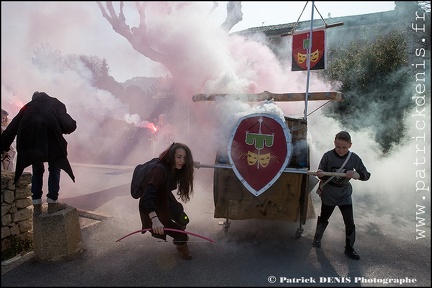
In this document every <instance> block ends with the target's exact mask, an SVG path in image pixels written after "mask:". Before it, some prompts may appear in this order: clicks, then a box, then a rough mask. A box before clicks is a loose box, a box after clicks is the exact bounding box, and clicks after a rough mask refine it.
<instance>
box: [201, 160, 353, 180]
mask: <svg viewBox="0 0 432 288" xmlns="http://www.w3.org/2000/svg"><path fill="white" fill-rule="evenodd" d="M193 166H194V167H195V168H197V169H199V168H228V169H231V168H232V165H231V164H229V163H227V164H222V163H219V164H201V163H200V162H198V161H194V163H193ZM284 172H287V173H299V174H308V175H314V176H317V175H318V171H308V170H306V169H298V168H285V169H284ZM321 173H322V174H323V175H324V176H335V177H347V176H346V173H341V172H325V171H321ZM352 178H353V179H359V178H360V175H359V174H358V173H357V172H354V174H353V177H352Z"/></svg>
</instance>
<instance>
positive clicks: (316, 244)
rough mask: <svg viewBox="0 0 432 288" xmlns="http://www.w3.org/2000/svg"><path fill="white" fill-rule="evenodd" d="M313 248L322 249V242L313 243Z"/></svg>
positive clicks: (315, 241)
mask: <svg viewBox="0 0 432 288" xmlns="http://www.w3.org/2000/svg"><path fill="white" fill-rule="evenodd" d="M312 246H313V247H316V248H321V240H314V241H312Z"/></svg>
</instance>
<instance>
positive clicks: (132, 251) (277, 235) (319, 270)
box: [1, 164, 431, 287]
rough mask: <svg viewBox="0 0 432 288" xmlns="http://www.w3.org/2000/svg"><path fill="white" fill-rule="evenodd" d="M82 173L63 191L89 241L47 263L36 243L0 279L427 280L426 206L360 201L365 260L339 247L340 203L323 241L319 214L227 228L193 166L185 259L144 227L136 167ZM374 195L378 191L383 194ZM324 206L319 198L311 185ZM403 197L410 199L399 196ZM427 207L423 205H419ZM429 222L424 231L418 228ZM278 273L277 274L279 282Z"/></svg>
mask: <svg viewBox="0 0 432 288" xmlns="http://www.w3.org/2000/svg"><path fill="white" fill-rule="evenodd" d="M73 168H74V172H75V175H76V183H73V182H72V181H71V180H70V179H68V178H67V176H66V175H65V174H62V181H61V192H60V201H61V202H65V203H67V204H69V205H71V206H73V207H76V208H77V209H78V211H79V215H80V224H81V228H82V229H81V234H82V238H83V246H84V249H83V251H82V253H80V254H79V255H77V256H76V257H75V258H74V259H72V260H70V261H64V262H56V263H49V264H47V263H41V262H39V261H37V258H36V257H34V254H33V253H29V254H26V255H24V256H21V257H18V258H17V259H14V260H11V261H9V262H8V263H2V277H1V286H2V287H30V286H35V287H36V286H44V287H70V286H74V287H82V286H86V287H91V286H96V287H102V286H103V287H114V286H117V287H119V286H120V287H122V286H128V287H133V286H146V287H162V286H163V287H174V286H175V287H182V286H185V287H186V286H188V287H193V286H196V287H198V286H200V287H203V286H204V287H210V286H212V287H226V286H231V287H232V286H237V287H245V286H249V287H252V286H282V287H284V286H304V287H306V286H307V287H310V286H328V287H352V286H356V287H358V286H361V287H408V286H410V287H430V285H431V272H430V271H431V249H430V248H431V244H430V242H431V241H430V235H431V233H430V211H428V212H427V214H426V215H425V217H426V221H425V223H426V225H425V226H421V227H418V226H417V225H418V221H417V220H416V211H412V215H409V214H404V213H401V211H399V210H398V207H394V208H393V210H392V211H393V212H392V213H388V212H385V211H384V210H382V209H380V208H381V206H380V205H379V203H380V201H378V200H379V199H378V200H376V199H362V200H357V202H356V203H355V216H356V226H357V242H356V245H355V247H356V250H357V252H358V253H359V255H360V256H361V260H360V261H355V260H352V259H350V258H348V257H346V255H344V254H343V247H344V241H345V240H344V230H343V227H344V226H343V221H342V219H341V218H342V217H341V216H340V213H339V211H338V210H337V209H336V210H335V212H334V214H333V215H332V218H331V219H330V224H329V226H328V228H327V230H326V232H325V236H324V238H323V243H322V244H323V247H322V248H320V249H317V248H313V247H312V245H311V241H312V238H313V234H314V229H315V219H314V220H308V221H307V223H306V225H304V226H303V228H304V232H303V234H302V237H301V238H300V239H296V238H295V236H294V235H295V232H296V229H297V227H298V223H286V222H283V221H260V220H253V219H251V220H237V221H232V222H231V226H230V228H229V229H228V231H227V232H224V231H223V227H222V226H221V225H220V223H219V222H221V221H223V220H224V219H215V218H214V217H213V208H214V204H213V191H212V189H213V182H212V181H213V180H212V173H213V171H212V170H211V169H203V168H201V169H198V170H196V177H195V178H196V181H195V194H194V196H193V197H192V199H191V201H190V202H188V203H187V204H185V205H184V206H185V209H186V212H187V213H188V215H189V217H190V219H191V222H190V224H189V225H188V230H187V231H190V232H193V233H196V234H198V235H201V236H204V237H206V238H210V239H212V240H214V241H215V242H214V243H212V242H209V241H207V240H205V239H202V238H199V237H195V236H191V237H190V243H189V247H190V250H191V252H192V254H193V256H194V258H193V259H192V260H190V261H188V260H183V259H181V258H180V257H179V256H178V254H177V252H176V250H175V247H174V245H173V244H172V243H171V239H170V238H169V237H168V241H167V242H164V241H160V240H158V239H155V238H153V237H151V236H150V235H149V233H146V234H141V233H136V234H132V235H131V236H129V237H126V238H124V239H123V240H121V241H120V242H116V240H118V239H120V238H121V237H123V236H125V235H127V234H129V233H131V232H134V231H137V230H139V229H140V220H139V214H138V201H137V200H135V199H132V198H131V196H130V194H129V182H130V177H131V175H132V167H119V166H91V165H78V164H73ZM377 197H378V196H377ZM313 200H314V205H315V210H316V213H317V215H319V205H320V202H319V198H317V196H316V195H313ZM400 200H402V201H401V205H404V206H406V205H407V204H408V203H406V202H404V201H403V199H400ZM422 216H423V215H422ZM420 228H421V229H422V230H424V236H425V237H418V236H419V235H420V236H421V232H420V234H419V229H420ZM273 281H275V283H273Z"/></svg>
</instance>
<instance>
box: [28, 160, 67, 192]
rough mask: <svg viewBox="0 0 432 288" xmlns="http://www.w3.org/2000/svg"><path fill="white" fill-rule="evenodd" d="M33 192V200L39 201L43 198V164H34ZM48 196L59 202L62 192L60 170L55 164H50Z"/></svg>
mask: <svg viewBox="0 0 432 288" xmlns="http://www.w3.org/2000/svg"><path fill="white" fill-rule="evenodd" d="M32 171H33V174H32V178H31V184H32V185H31V192H32V199H33V200H37V199H41V198H42V194H43V191H42V187H43V175H44V172H45V167H44V163H43V162H38V163H34V164H33V165H32ZM48 171H49V175H48V194H47V197H48V198H50V199H51V200H57V199H58V196H59V190H60V168H57V167H56V165H55V164H53V163H50V162H48Z"/></svg>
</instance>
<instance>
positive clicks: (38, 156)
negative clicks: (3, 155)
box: [1, 92, 77, 183]
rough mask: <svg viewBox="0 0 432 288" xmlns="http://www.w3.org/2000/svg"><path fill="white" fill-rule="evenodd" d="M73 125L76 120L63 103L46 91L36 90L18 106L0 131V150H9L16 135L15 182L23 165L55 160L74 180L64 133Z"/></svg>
mask: <svg viewBox="0 0 432 288" xmlns="http://www.w3.org/2000/svg"><path fill="white" fill-rule="evenodd" d="M76 128H77V125H76V121H75V120H74V119H73V118H72V117H71V116H70V115H69V114H68V113H67V111H66V106H65V105H64V104H63V103H62V102H60V101H59V100H58V99H57V98H54V97H51V96H49V95H48V94H46V93H45V92H35V93H34V94H33V97H32V101H30V102H29V103H27V104H26V105H24V107H22V108H21V110H20V111H19V112H18V114H17V115H16V116H15V117H14V118H13V119H12V121H11V122H10V124H9V125H8V126H7V128H6V130H4V131H3V133H2V134H1V152H3V151H9V149H10V145H11V144H12V142H13V140H14V139H15V136H16V138H17V141H16V150H17V162H16V169H15V179H14V180H15V183H16V182H17V181H18V179H19V178H20V176H21V175H22V173H23V171H24V169H25V168H26V167H28V166H30V165H32V164H33V163H35V162H48V161H49V162H52V163H55V165H57V167H59V168H60V169H62V170H64V171H65V172H66V173H67V174H68V175H69V176H70V177H71V179H72V180H73V181H74V182H75V176H74V174H73V171H72V167H71V166H70V163H69V161H68V159H67V142H66V140H65V139H64V137H63V134H70V133H72V132H74V131H75V130H76Z"/></svg>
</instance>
